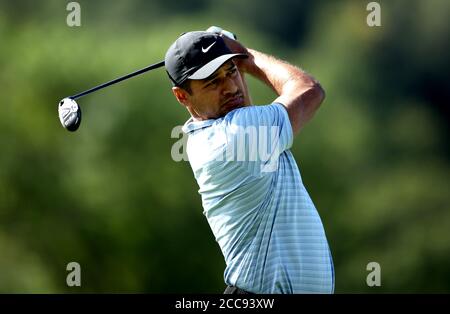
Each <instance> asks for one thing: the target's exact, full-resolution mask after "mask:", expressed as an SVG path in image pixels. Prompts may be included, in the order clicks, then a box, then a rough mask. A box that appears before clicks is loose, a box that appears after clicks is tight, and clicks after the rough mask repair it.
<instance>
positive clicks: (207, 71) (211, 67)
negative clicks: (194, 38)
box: [188, 53, 248, 80]
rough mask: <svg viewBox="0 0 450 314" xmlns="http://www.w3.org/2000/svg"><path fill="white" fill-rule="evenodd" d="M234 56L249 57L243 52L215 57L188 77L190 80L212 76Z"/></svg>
mask: <svg viewBox="0 0 450 314" xmlns="http://www.w3.org/2000/svg"><path fill="white" fill-rule="evenodd" d="M234 57H241V58H244V57H245V58H246V57H248V56H247V55H246V54H243V53H232V54H226V55H223V56H220V57H217V58H215V59H214V60H212V61H210V62H208V63H207V64H205V65H204V66H202V67H201V68H200V69H198V70H197V71H195V72H194V73H193V74H192V75H190V76H189V77H188V79H190V80H203V79H205V78H207V77H209V76H211V75H212V74H213V73H214V72H216V71H217V69H218V68H220V67H221V66H222V64H224V63H225V62H227V61H228V60H230V59H231V58H234Z"/></svg>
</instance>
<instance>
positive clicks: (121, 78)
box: [69, 61, 164, 99]
mask: <svg viewBox="0 0 450 314" xmlns="http://www.w3.org/2000/svg"><path fill="white" fill-rule="evenodd" d="M162 66H164V61H161V62H158V63H155V64H152V65H149V66H148V67H145V68H143V69H140V70H137V71H134V72H132V73H130V74H127V75H124V76H121V77H119V78H116V79H115V80H112V81H109V82H106V83H103V84H101V85H98V86H95V87H92V88H91V89H88V90H86V91H84V92H81V93H79V94H76V95H73V96H70V97H69V98H72V99H77V98H80V97H83V96H85V95H87V94H90V93H93V92H95V91H97V90H99V89H102V88H105V87H108V86H110V85H113V84H116V83H119V82H121V81H123V80H126V79H129V78H130V77H133V76H136V75H139V74H142V73H145V72H147V71H150V70H153V69H157V68H160V67H162Z"/></svg>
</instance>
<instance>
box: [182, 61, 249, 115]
mask: <svg viewBox="0 0 450 314" xmlns="http://www.w3.org/2000/svg"><path fill="white" fill-rule="evenodd" d="M190 84H191V85H190V86H191V93H188V92H187V91H185V90H184V89H182V88H180V87H174V88H173V92H174V94H175V97H176V98H177V99H178V101H179V102H180V103H182V104H183V105H184V106H186V108H187V109H188V110H189V112H190V113H191V115H192V117H193V118H194V119H196V120H207V119H217V118H219V117H223V116H224V115H226V114H227V113H228V112H230V111H231V110H233V109H236V108H240V107H244V106H246V105H249V104H247V103H246V102H245V99H246V97H245V95H244V93H245V89H244V83H243V81H242V76H241V74H240V73H239V70H238V68H237V67H236V65H235V64H234V63H233V61H231V60H230V61H228V62H226V63H225V64H224V65H222V66H221V67H220V68H219V69H218V70H217V71H216V72H214V73H213V74H212V75H211V76H209V77H208V78H206V79H204V80H191V81H190Z"/></svg>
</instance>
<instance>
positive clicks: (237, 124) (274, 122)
mask: <svg viewBox="0 0 450 314" xmlns="http://www.w3.org/2000/svg"><path fill="white" fill-rule="evenodd" d="M222 124H223V127H224V131H225V134H226V136H227V140H228V145H227V148H228V150H229V152H227V157H226V158H228V159H230V158H234V159H235V160H237V161H243V162H253V165H254V164H255V163H259V164H260V165H261V167H262V168H264V167H265V165H269V166H270V167H272V166H274V165H273V163H274V162H275V161H277V160H278V158H279V156H280V154H281V153H283V152H284V151H285V150H287V149H289V148H291V146H292V143H293V133H292V127H291V123H290V121H289V116H288V113H287V111H286V109H285V107H284V106H283V105H282V104H280V103H273V104H270V105H265V106H250V107H244V108H240V109H237V110H234V111H232V112H230V113H229V114H227V115H226V116H225V117H224V119H223V121H222ZM249 165H252V164H249Z"/></svg>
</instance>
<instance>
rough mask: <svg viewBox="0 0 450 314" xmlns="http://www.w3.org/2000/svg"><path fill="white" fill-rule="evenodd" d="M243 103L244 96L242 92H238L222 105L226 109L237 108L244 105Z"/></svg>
mask: <svg viewBox="0 0 450 314" xmlns="http://www.w3.org/2000/svg"><path fill="white" fill-rule="evenodd" d="M243 105H244V97H243V96H242V95H241V94H238V95H236V96H234V97H232V98H230V99H228V100H227V101H226V102H224V103H223V105H222V107H223V108H225V109H235V108H238V107H242V106H243Z"/></svg>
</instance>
